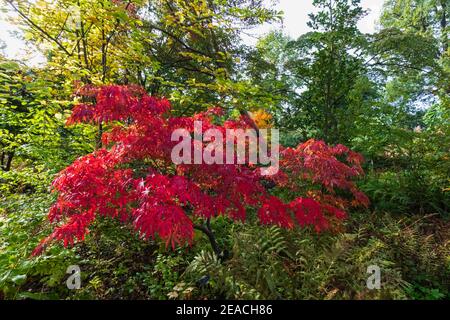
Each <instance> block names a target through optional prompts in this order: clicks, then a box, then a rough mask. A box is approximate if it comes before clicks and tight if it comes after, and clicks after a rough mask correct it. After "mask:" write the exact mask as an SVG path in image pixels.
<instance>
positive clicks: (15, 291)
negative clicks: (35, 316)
mask: <svg viewBox="0 0 450 320" xmlns="http://www.w3.org/2000/svg"><path fill="white" fill-rule="evenodd" d="M52 201H54V197H53V196H52V195H48V194H33V196H32V197H31V196H29V195H20V194H17V195H10V196H8V198H3V197H2V198H1V199H0V204H1V205H0V208H1V211H0V243H1V246H0V295H2V296H3V297H4V298H7V299H23V298H32V299H57V298H61V297H63V295H65V294H67V292H68V290H67V288H66V287H65V285H64V282H63V280H64V278H65V276H66V268H67V266H69V265H70V264H71V261H74V259H75V255H74V252H73V250H66V249H64V250H63V249H61V248H52V249H51V250H50V251H49V252H48V254H47V255H46V256H45V257H39V258H35V259H31V257H30V254H31V252H32V250H33V249H34V247H35V246H36V245H37V238H36V237H39V236H42V234H45V233H47V232H48V230H45V229H43V228H42V222H43V220H44V219H45V218H46V214H47V210H48V206H49V205H50V204H51V202H52Z"/></svg>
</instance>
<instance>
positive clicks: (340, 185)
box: [33, 85, 368, 255]
mask: <svg viewBox="0 0 450 320" xmlns="http://www.w3.org/2000/svg"><path fill="white" fill-rule="evenodd" d="M79 95H80V96H83V97H84V99H83V100H84V101H93V102H92V103H80V104H78V105H77V106H75V107H74V109H73V113H72V115H71V116H70V118H69V119H68V120H67V124H68V125H73V124H77V123H93V124H94V123H96V124H98V123H107V124H109V125H110V127H111V129H110V130H109V131H107V132H105V133H103V135H102V145H103V148H100V149H98V150H96V151H94V152H92V153H90V154H88V155H86V156H83V157H80V158H79V159H77V160H76V161H75V162H74V163H73V164H71V165H70V166H68V167H67V168H66V169H64V170H63V171H62V172H60V173H59V174H58V175H57V177H56V178H55V180H54V181H53V184H52V186H53V190H54V191H55V192H57V193H58V198H57V201H56V203H55V204H54V205H53V206H52V207H51V209H50V211H49V215H48V217H49V220H50V221H51V222H52V223H54V225H55V226H54V230H53V232H52V233H51V234H50V235H49V236H48V237H46V238H45V239H43V240H42V241H41V242H40V244H39V245H38V246H37V247H36V249H35V250H34V252H33V254H34V255H37V254H40V253H41V252H42V251H43V250H44V249H45V247H46V246H47V245H49V244H50V243H51V242H54V241H63V242H64V245H65V246H68V245H72V244H73V243H74V241H75V240H79V241H81V240H83V239H84V237H85V235H86V234H87V233H88V230H89V226H90V225H91V224H92V223H93V221H94V220H95V219H96V217H98V216H108V217H113V218H117V219H120V220H121V221H123V222H124V223H131V224H132V225H133V226H134V228H135V229H136V230H137V232H139V233H140V234H141V235H142V236H143V237H144V238H146V239H148V238H159V239H162V240H163V241H165V242H166V244H167V245H168V246H169V245H170V246H171V247H175V246H177V245H184V244H186V243H188V244H192V242H193V238H194V229H198V230H201V231H203V232H204V233H205V234H206V235H207V236H208V237H209V239H210V241H211V244H212V246H213V249H214V251H215V252H216V253H217V254H219V253H220V249H219V248H218V246H217V243H216V242H215V238H214V234H213V232H212V230H211V227H210V219H211V218H214V217H217V216H219V215H225V216H228V217H230V218H231V219H233V220H241V221H244V220H245V219H246V212H247V211H248V208H250V207H252V208H255V209H256V212H257V217H258V219H259V221H260V223H261V224H263V225H269V224H270V225H278V226H280V227H283V228H294V227H296V226H312V227H313V228H314V229H315V230H316V231H317V232H320V231H323V230H326V229H329V228H330V227H331V226H333V225H335V224H337V223H339V221H341V220H342V219H344V218H345V217H346V213H345V210H346V209H348V208H349V207H351V206H357V205H363V206H367V204H368V199H367V197H366V196H365V195H364V194H363V193H362V192H360V191H358V189H357V187H356V185H355V183H354V182H353V180H354V178H356V177H358V176H360V175H362V174H363V171H362V169H361V163H362V161H363V159H362V157H361V156H360V155H359V154H357V153H355V152H352V151H351V150H349V149H348V148H347V147H345V146H342V145H337V146H328V145H327V144H325V143H324V142H322V141H315V140H309V141H307V142H305V143H303V144H300V145H299V146H297V147H296V148H280V150H281V151H280V170H279V172H278V173H277V174H276V175H274V176H271V177H267V176H262V175H261V173H260V168H259V167H258V166H256V165H251V164H241V165H238V164H212V165H208V164H192V165H188V164H180V165H175V164H174V163H173V162H172V160H171V151H172V148H173V147H174V145H175V144H176V143H177V142H174V141H171V134H172V132H173V131H174V130H175V129H178V128H185V129H187V130H188V131H189V132H193V130H194V121H196V120H201V121H202V126H203V127H202V130H207V129H210V128H214V129H218V130H220V131H221V132H225V130H226V129H227V128H250V127H252V126H254V123H251V120H250V119H248V118H247V117H246V116H242V117H241V118H240V119H238V120H226V121H222V122H221V123H220V124H217V122H218V121H217V118H218V117H222V118H223V116H224V115H223V112H222V110H221V109H220V108H212V109H210V110H208V111H206V112H203V113H198V114H195V115H194V116H191V117H175V116H171V114H170V112H171V107H170V103H169V101H168V100H166V99H158V98H155V97H151V96H148V95H147V94H146V92H145V91H144V90H143V89H142V88H140V87H137V86H117V85H108V86H101V87H93V86H87V87H83V88H82V89H81V90H80V91H79ZM274 187H275V190H276V189H277V188H281V189H284V188H287V189H289V190H290V194H292V195H296V197H292V199H290V200H289V201H288V202H285V201H283V200H282V199H280V198H279V197H277V196H275V195H273V193H274V192H272V189H273V188H274ZM338 190H339V191H338ZM337 192H339V195H338V193H337ZM299 196H300V197H299Z"/></svg>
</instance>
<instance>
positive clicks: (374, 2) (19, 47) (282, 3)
mask: <svg viewBox="0 0 450 320" xmlns="http://www.w3.org/2000/svg"><path fill="white" fill-rule="evenodd" d="M361 5H362V6H363V8H364V9H367V10H369V14H368V15H367V16H366V17H365V18H364V19H362V20H361V21H360V23H359V28H360V30H361V31H362V32H365V33H372V32H374V31H375V30H376V25H377V20H378V18H379V16H380V13H381V8H382V6H383V0H362V1H361ZM276 9H278V10H281V11H283V12H284V19H283V20H284V21H283V24H282V27H283V30H284V32H285V33H286V34H288V35H289V36H291V37H293V38H296V37H298V36H300V35H302V34H304V33H306V32H308V31H309V28H308V26H307V25H306V23H307V21H308V14H309V13H311V12H313V11H314V6H313V5H312V0H279V2H278V4H277V5H276ZM5 18H6V17H5V14H4V13H3V12H2V11H0V40H2V41H0V47H1V44H2V42H4V43H6V49H4V50H3V53H4V54H5V55H6V56H7V57H8V58H11V59H21V60H25V61H27V63H28V64H29V65H34V66H35V65H39V64H42V63H43V62H44V60H45V59H44V58H43V57H42V56H41V55H40V54H39V53H37V52H33V51H32V50H31V52H30V49H29V48H27V46H26V44H25V43H24V42H23V41H22V40H19V39H18V38H17V37H16V36H14V33H17V32H18V30H17V28H15V27H14V26H13V25H11V24H10V23H8V22H7V21H5ZM278 27H279V26H274V25H272V26H271V25H263V26H261V27H259V28H257V29H256V30H253V31H252V32H251V34H252V36H244V41H245V42H246V43H247V44H249V45H252V44H255V43H256V41H257V39H258V37H260V36H262V35H264V34H265V33H267V32H269V31H271V30H273V29H277V28H278Z"/></svg>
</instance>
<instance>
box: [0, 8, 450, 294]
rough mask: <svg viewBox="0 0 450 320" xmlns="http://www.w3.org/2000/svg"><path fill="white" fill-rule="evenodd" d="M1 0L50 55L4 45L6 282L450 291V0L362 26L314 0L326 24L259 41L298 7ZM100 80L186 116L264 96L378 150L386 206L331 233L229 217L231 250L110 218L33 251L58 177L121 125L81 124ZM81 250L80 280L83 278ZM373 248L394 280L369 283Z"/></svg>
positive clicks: (0, 214)
mask: <svg viewBox="0 0 450 320" xmlns="http://www.w3.org/2000/svg"><path fill="white" fill-rule="evenodd" d="M293 1H294V0H293ZM380 1H381V0H380ZM0 3H1V8H2V11H1V12H2V13H1V14H4V15H5V16H6V15H8V14H11V13H14V14H13V15H12V16H13V17H14V18H13V20H14V23H15V24H17V25H18V26H20V28H21V29H22V30H23V36H24V39H25V40H26V41H27V44H29V45H30V46H32V48H35V50H38V51H40V52H42V54H43V55H44V56H45V58H46V63H45V65H44V66H41V67H29V66H27V64H25V63H24V62H23V61H16V60H14V59H7V58H5V57H4V56H2V55H1V54H0V157H1V159H0V160H1V164H0V166H1V170H0V299H2V298H3V299H25V298H31V299H169V298H170V299H177V298H186V299H205V298H206V299H214V298H237V299H239V298H247V299H277V298H281V299H448V298H449V297H450V291H449V288H450V282H449V279H450V255H449V252H450V244H449V236H450V229H449V227H450V222H449V206H450V183H449V181H450V175H449V173H450V161H449V147H450V125H449V124H450V118H449V116H450V81H449V80H450V77H449V72H450V50H449V30H450V27H449V25H448V23H449V22H448V21H449V19H450V3H449V2H448V0H386V1H384V6H383V11H382V15H381V18H380V22H379V24H380V25H379V30H378V31H377V32H375V33H373V34H364V33H362V32H361V31H360V30H359V29H358V27H357V23H358V21H359V20H360V19H361V18H362V17H364V15H365V14H366V12H365V10H364V8H362V7H361V5H360V1H359V0H314V1H313V3H314V5H315V7H316V8H317V9H318V11H317V12H316V13H314V14H311V15H310V21H309V24H308V25H309V27H310V30H311V31H310V32H308V33H306V34H304V35H302V36H300V37H299V38H296V39H293V38H290V37H288V36H286V35H285V34H283V32H282V31H281V30H279V31H272V32H270V33H268V34H266V35H264V36H262V37H261V38H260V39H259V40H258V41H257V43H256V45H254V46H249V45H246V44H244V42H243V41H242V35H243V34H245V33H246V32H248V30H250V29H252V28H254V27H255V26H258V25H261V24H263V23H272V24H274V25H276V23H278V22H279V21H280V19H282V13H280V12H277V11H276V10H274V9H273V7H272V6H271V2H270V1H262V0H193V1H185V0H172V1H167V0H149V1H144V0H136V1H121V0H112V1H111V0H98V1H87V0H55V1H40V0H38V1H26V0H19V1H12V0H11V1H10V0H1V1H0ZM74 9H76V10H74ZM75 13H76V14H75ZM83 84H94V85H101V84H138V85H140V86H142V87H143V88H145V90H146V91H147V92H148V93H149V94H151V95H154V96H165V97H167V98H168V99H169V100H170V101H171V103H172V105H173V111H172V112H173V114H174V115H177V116H179V115H192V114H194V113H195V112H199V111H204V110H206V108H207V107H210V106H216V105H220V106H222V107H223V108H225V109H226V110H227V112H228V113H229V114H231V115H232V114H233V113H236V112H239V110H247V111H250V112H252V113H253V114H254V115H255V121H256V122H257V123H258V125H259V126H261V127H264V126H272V127H275V128H279V129H280V131H281V143H282V144H284V145H287V146H295V145H297V144H298V143H299V142H302V141H306V140H308V139H310V138H315V139H322V140H324V141H326V142H327V143H329V144H337V143H341V144H344V145H346V146H348V147H350V148H351V149H353V150H355V151H358V152H360V153H361V154H363V155H364V157H365V159H366V162H365V164H364V170H365V172H366V175H365V177H364V178H363V179H361V180H360V181H358V185H359V188H360V189H361V190H362V191H364V192H365V193H366V194H367V196H368V197H369V199H370V201H371V204H370V207H369V208H368V209H367V210H354V211H353V212H350V214H349V218H348V219H347V221H346V222H345V225H344V230H342V232H339V233H331V232H330V233H322V234H320V235H318V234H316V233H315V232H313V231H311V230H309V229H307V228H306V229H301V230H294V231H286V230H283V229H280V228H277V227H260V226H258V225H254V224H251V223H248V224H242V223H232V224H231V223H228V221H227V219H226V218H223V217H219V218H216V219H214V221H213V222H212V223H213V225H214V228H215V233H216V236H217V239H218V241H219V242H220V244H221V245H223V246H227V247H228V248H230V252H231V257H230V259H229V260H227V261H226V262H221V261H218V260H217V258H216V257H215V256H214V254H213V253H212V251H211V249H210V246H209V243H208V241H207V239H206V238H204V237H202V236H201V235H199V236H198V237H196V244H195V245H194V246H193V247H192V248H189V249H187V248H179V249H175V250H167V249H166V248H165V247H164V245H162V244H161V243H158V242H157V241H147V242H144V241H141V240H140V239H139V238H138V236H137V235H135V234H134V233H133V232H131V231H130V228H129V227H128V226H127V225H123V224H119V223H117V222H115V221H113V220H110V219H106V218H105V219H101V220H99V221H97V222H96V223H95V225H94V227H93V228H92V229H91V233H90V235H89V236H88V237H87V238H86V240H85V241H84V242H83V243H80V244H77V245H76V246H74V247H72V248H64V247H63V246H62V245H60V246H53V247H51V248H50V249H49V250H48V252H46V253H45V254H44V255H42V256H39V257H35V258H30V253H31V251H32V250H33V249H34V248H35V247H36V245H37V243H38V242H39V240H40V239H42V238H43V237H45V236H46V235H48V234H49V232H50V226H49V224H48V223H47V222H46V220H47V213H48V210H49V208H50V206H51V204H52V203H53V202H54V201H55V199H56V195H55V194H54V193H50V185H51V181H52V180H53V178H54V177H55V175H56V174H57V173H58V172H59V171H61V170H62V169H63V168H65V167H66V166H68V165H69V164H70V163H72V162H73V161H74V160H75V159H76V158H78V157H80V156H82V155H85V154H87V153H89V152H92V151H93V150H94V149H95V148H96V147H98V144H99V143H100V142H99V135H98V131H99V130H100V131H101V130H103V129H104V128H98V127H96V126H90V125H77V126H71V127H67V126H65V121H66V119H67V118H68V116H69V115H70V112H71V109H72V107H73V105H74V96H73V93H74V90H75V88H79V87H80V86H81V85H83ZM70 264H78V265H80V267H81V270H82V288H81V289H80V290H69V289H67V287H66V286H65V279H67V274H66V269H67V266H68V265H70ZM368 265H379V266H380V267H381V268H382V289H381V290H369V289H367V287H366V279H367V277H368V274H367V273H366V268H367V266H368ZM205 275H208V277H207V278H205Z"/></svg>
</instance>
